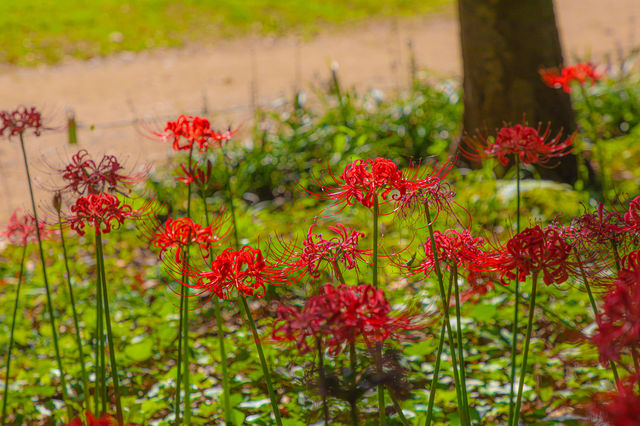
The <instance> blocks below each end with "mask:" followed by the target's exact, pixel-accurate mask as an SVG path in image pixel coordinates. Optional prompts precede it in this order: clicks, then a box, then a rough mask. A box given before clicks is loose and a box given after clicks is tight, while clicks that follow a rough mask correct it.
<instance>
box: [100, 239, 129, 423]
mask: <svg viewBox="0 0 640 426" xmlns="http://www.w3.org/2000/svg"><path fill="white" fill-rule="evenodd" d="M96 248H97V249H98V252H99V253H100V274H101V275H102V277H101V278H102V279H101V280H100V281H101V283H102V303H103V304H104V318H105V324H106V325H107V341H108V344H109V362H110V363H111V380H113V390H114V393H115V397H116V419H117V420H118V422H119V424H123V423H124V416H123V414H122V404H121V402H120V385H119V383H118V364H117V363H116V347H115V345H114V344H113V332H112V331H111V315H110V314H109V296H108V293H107V279H106V271H105V267H104V253H103V252H102V234H100V232H99V231H98V230H96Z"/></svg>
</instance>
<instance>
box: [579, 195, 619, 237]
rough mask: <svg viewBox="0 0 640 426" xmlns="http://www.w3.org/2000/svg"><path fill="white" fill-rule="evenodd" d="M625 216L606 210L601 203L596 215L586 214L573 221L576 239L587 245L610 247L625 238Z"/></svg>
mask: <svg viewBox="0 0 640 426" xmlns="http://www.w3.org/2000/svg"><path fill="white" fill-rule="evenodd" d="M623 220H624V218H623V215H622V214H620V213H618V212H616V211H614V210H613V211H609V210H606V208H605V205H604V204H602V203H600V204H599V205H598V209H597V211H596V212H595V213H585V214H583V215H582V216H580V217H577V218H575V219H574V220H573V223H572V228H573V229H574V232H575V237H576V238H577V239H579V240H580V241H581V242H582V243H583V244H585V245H609V244H611V241H612V240H618V239H620V238H623V237H624V236H625V228H624V221H623Z"/></svg>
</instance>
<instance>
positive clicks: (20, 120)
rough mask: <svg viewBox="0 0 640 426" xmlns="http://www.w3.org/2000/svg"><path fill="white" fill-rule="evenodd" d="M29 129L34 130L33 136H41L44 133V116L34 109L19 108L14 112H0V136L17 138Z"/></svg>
mask: <svg viewBox="0 0 640 426" xmlns="http://www.w3.org/2000/svg"><path fill="white" fill-rule="evenodd" d="M27 129H31V130H33V134H34V135H36V136H40V134H41V133H42V129H43V126H42V115H41V114H40V113H39V112H38V111H36V109H35V108H34V107H31V108H27V107H24V106H21V107H18V108H17V109H15V110H13V111H0V136H4V133H5V132H6V133H7V136H9V137H11V136H16V135H21V134H23V133H24V132H25V131H26V130H27Z"/></svg>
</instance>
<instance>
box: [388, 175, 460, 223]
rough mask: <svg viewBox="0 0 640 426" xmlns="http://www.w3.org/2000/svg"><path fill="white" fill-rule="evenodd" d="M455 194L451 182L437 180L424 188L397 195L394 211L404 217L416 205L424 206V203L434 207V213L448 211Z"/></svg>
mask: <svg viewBox="0 0 640 426" xmlns="http://www.w3.org/2000/svg"><path fill="white" fill-rule="evenodd" d="M455 196H456V192H455V191H454V190H453V188H452V186H451V184H449V183H448V182H444V181H438V182H436V183H434V184H433V185H431V186H428V187H426V188H418V189H412V190H409V191H406V192H405V193H404V194H403V195H401V196H399V197H397V199H396V212H397V213H399V214H400V215H401V216H402V217H406V216H408V214H409V212H410V211H412V210H414V209H415V208H416V207H424V206H425V205H427V206H432V207H434V208H435V212H436V215H437V214H439V213H440V212H441V211H442V210H444V211H447V212H450V211H451V204H452V203H453V199H454V198H455ZM434 220H435V218H434Z"/></svg>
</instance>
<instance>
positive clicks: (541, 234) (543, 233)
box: [494, 225, 575, 285]
mask: <svg viewBox="0 0 640 426" xmlns="http://www.w3.org/2000/svg"><path fill="white" fill-rule="evenodd" d="M572 250H573V247H572V246H571V245H570V244H569V243H568V242H567V241H566V239H565V238H564V237H563V235H562V233H561V231H559V230H558V228H557V227H556V226H551V225H550V226H547V227H546V228H545V229H544V230H543V229H542V228H540V226H538V225H536V226H535V227H533V228H527V229H525V230H524V231H522V232H520V233H519V234H516V235H515V236H514V237H513V238H511V239H510V240H509V241H508V242H507V245H506V247H505V248H504V249H502V250H500V251H499V252H498V253H497V255H496V257H495V260H494V266H495V267H496V269H497V270H498V271H499V272H500V278H501V280H502V281H503V283H504V282H505V280H504V278H505V277H506V278H507V279H509V280H515V279H516V270H517V271H518V280H519V281H523V280H524V279H525V277H527V276H528V275H532V274H538V273H542V276H543V279H544V283H545V284H547V285H550V284H552V283H556V284H561V283H563V282H565V281H566V280H567V279H568V278H569V271H572V272H573V270H574V269H575V265H574V264H573V263H572V262H571V261H570V259H569V257H570V255H571V252H572Z"/></svg>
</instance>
